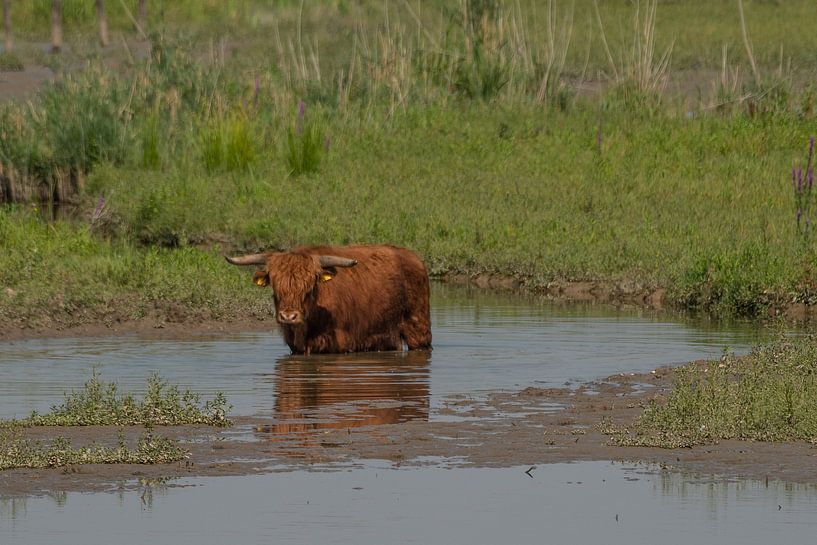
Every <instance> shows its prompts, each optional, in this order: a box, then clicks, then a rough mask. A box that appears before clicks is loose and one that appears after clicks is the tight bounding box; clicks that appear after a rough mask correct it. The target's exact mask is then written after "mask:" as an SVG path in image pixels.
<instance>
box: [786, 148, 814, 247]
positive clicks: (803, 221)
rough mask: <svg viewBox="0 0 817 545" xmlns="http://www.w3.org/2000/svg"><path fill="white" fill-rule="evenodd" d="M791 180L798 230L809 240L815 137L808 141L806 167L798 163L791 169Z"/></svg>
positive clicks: (804, 240)
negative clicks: (799, 165)
mask: <svg viewBox="0 0 817 545" xmlns="http://www.w3.org/2000/svg"><path fill="white" fill-rule="evenodd" d="M791 182H792V186H793V188H794V204H795V207H796V208H797V210H796V212H795V219H796V221H797V232H798V234H799V235H800V237H801V238H802V239H803V242H808V239H809V236H810V235H811V228H812V225H811V215H812V206H813V204H814V197H813V196H812V187H813V186H814V137H813V136H812V137H811V138H809V141H808V155H807V156H806V167H805V170H804V169H803V167H798V166H797V165H796V164H795V165H794V166H793V167H792V169H791Z"/></svg>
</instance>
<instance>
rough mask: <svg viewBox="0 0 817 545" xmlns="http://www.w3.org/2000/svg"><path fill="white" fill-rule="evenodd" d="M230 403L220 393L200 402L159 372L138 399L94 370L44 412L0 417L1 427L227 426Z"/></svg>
mask: <svg viewBox="0 0 817 545" xmlns="http://www.w3.org/2000/svg"><path fill="white" fill-rule="evenodd" d="M231 408H232V407H231V405H230V404H229V403H228V402H227V399H226V398H225V397H224V395H223V394H222V393H217V394H216V396H215V398H213V399H212V400H211V401H208V402H206V403H204V405H203V406H202V404H201V399H200V396H199V395H198V394H194V393H192V392H190V391H189V390H187V391H185V392H180V391H179V388H178V386H174V385H168V384H167V383H166V382H165V381H163V380H162V379H161V378H159V376H158V375H155V374H154V375H151V376H150V377H149V378H148V381H147V392H146V394H145V396H144V398H143V399H142V400H141V401H138V400H136V399H135V398H134V396H133V395H132V394H124V395H119V394H118V393H117V386H116V383H113V382H110V383H106V382H104V381H102V380H100V378H99V374H98V373H97V372H96V371H94V372H93V375H92V376H91V378H90V380H88V381H87V382H86V383H85V386H84V387H83V388H82V389H81V390H79V391H76V392H71V393H70V394H66V396H65V401H64V402H63V403H62V405H59V406H54V407H52V409H51V412H49V413H47V414H38V413H37V412H33V413H32V414H31V415H30V416H29V417H27V418H24V419H21V420H7V421H1V422H0V427H6V428H10V427H32V426H177V425H182V424H206V425H208V426H218V427H224V426H230V425H231V422H230V420H229V419H228V418H227V414H228V413H229V411H230V409H231Z"/></svg>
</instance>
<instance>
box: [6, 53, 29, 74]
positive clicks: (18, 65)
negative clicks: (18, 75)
mask: <svg viewBox="0 0 817 545" xmlns="http://www.w3.org/2000/svg"><path fill="white" fill-rule="evenodd" d="M23 70H25V66H23V61H21V60H20V57H18V56H17V55H15V54H14V53H8V52H3V53H0V72H22V71H23Z"/></svg>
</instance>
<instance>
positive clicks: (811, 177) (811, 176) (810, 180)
mask: <svg viewBox="0 0 817 545" xmlns="http://www.w3.org/2000/svg"><path fill="white" fill-rule="evenodd" d="M806 179H807V180H808V188H809V190H811V185H812V184H813V183H814V169H813V168H810V169H808V174H807V175H806Z"/></svg>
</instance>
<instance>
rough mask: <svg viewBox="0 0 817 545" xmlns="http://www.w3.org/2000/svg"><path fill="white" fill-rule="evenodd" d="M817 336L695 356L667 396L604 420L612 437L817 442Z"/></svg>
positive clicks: (677, 442) (664, 442)
mask: <svg viewBox="0 0 817 545" xmlns="http://www.w3.org/2000/svg"><path fill="white" fill-rule="evenodd" d="M815 395H817V338H815V337H813V336H809V337H805V338H796V339H787V338H782V339H780V340H778V341H776V342H773V343H770V344H768V345H764V346H760V347H757V348H755V349H753V350H752V352H751V353H750V354H749V355H747V356H744V357H737V356H734V355H731V354H724V356H723V357H722V358H721V359H720V360H715V361H709V362H706V363H703V364H695V363H691V364H688V365H685V366H683V367H680V368H679V369H678V370H677V371H676V378H675V383H674V387H673V389H672V391H671V393H670V394H669V395H668V396H667V398H666V400H664V401H662V402H658V401H651V402H650V404H649V405H648V406H647V407H646V409H645V410H644V412H643V414H642V415H641V416H640V417H639V418H638V420H637V421H636V422H635V424H634V425H633V426H632V427H630V428H626V427H622V428H614V427H612V426H610V425H609V423H603V424H602V429H603V430H604V431H606V432H607V433H610V434H611V435H612V437H613V442H614V443H616V444H620V445H641V446H659V447H665V448H675V447H678V446H690V445H694V444H702V443H711V442H715V441H718V440H720V439H744V440H751V441H808V442H810V443H817V406H815V404H814V403H813V400H814V398H815Z"/></svg>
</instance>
